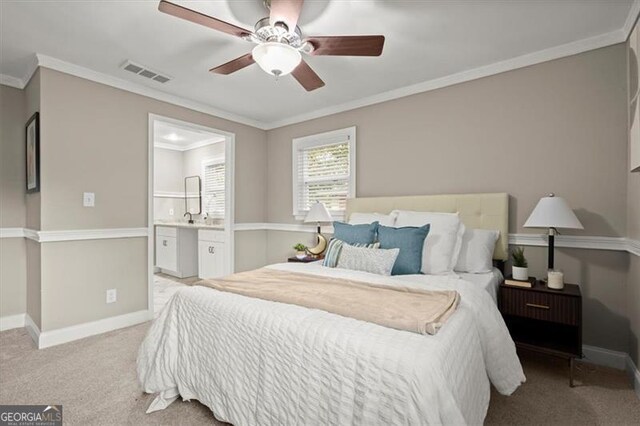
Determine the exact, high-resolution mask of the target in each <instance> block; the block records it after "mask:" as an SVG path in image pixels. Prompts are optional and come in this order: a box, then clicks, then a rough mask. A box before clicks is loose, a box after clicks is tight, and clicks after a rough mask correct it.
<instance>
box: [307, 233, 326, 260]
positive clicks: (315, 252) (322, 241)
mask: <svg viewBox="0 0 640 426" xmlns="http://www.w3.org/2000/svg"><path fill="white" fill-rule="evenodd" d="M316 236H317V237H318V245H316V246H315V247H308V248H307V253H309V254H310V255H312V256H320V255H321V254H322V253H324V251H325V250H326V249H327V239H326V238H325V237H324V235H322V234H321V233H320V232H318V234H317V235H316Z"/></svg>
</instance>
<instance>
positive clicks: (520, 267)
mask: <svg viewBox="0 0 640 426" xmlns="http://www.w3.org/2000/svg"><path fill="white" fill-rule="evenodd" d="M511 259H512V260H513V267H512V268H511V273H512V274H513V279H514V280H518V281H527V280H528V279H529V264H528V263H527V258H526V257H524V247H516V248H514V249H513V251H512V252H511Z"/></svg>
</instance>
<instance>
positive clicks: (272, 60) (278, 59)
mask: <svg viewBox="0 0 640 426" xmlns="http://www.w3.org/2000/svg"><path fill="white" fill-rule="evenodd" d="M251 54H252V56H253V59H254V60H255V61H256V62H257V63H258V65H260V68H262V69H263V70H264V71H265V72H266V73H269V74H271V75H275V76H276V77H277V76H281V75H287V74H289V73H291V71H293V70H294V69H295V68H296V67H297V66H298V64H299V63H300V61H301V60H302V55H300V52H299V51H298V49H295V48H293V47H291V46H289V45H288V44H284V43H278V42H267V43H262V44H259V45H257V46H256V47H254V48H253V51H252V52H251Z"/></svg>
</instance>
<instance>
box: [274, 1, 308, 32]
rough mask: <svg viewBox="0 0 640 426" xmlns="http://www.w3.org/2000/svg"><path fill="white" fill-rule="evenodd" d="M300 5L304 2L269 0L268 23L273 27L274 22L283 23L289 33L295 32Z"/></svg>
mask: <svg viewBox="0 0 640 426" xmlns="http://www.w3.org/2000/svg"><path fill="white" fill-rule="evenodd" d="M302 3H304V0H271V6H270V8H271V13H270V15H269V23H270V24H271V25H274V24H275V23H276V22H284V23H285V24H287V27H288V28H289V32H293V31H295V29H296V25H298V18H299V17H300V12H301V11H302Z"/></svg>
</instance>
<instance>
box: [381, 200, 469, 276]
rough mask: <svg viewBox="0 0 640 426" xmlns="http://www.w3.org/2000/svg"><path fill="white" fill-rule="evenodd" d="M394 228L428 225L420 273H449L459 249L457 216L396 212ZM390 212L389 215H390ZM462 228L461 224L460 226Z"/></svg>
mask: <svg viewBox="0 0 640 426" xmlns="http://www.w3.org/2000/svg"><path fill="white" fill-rule="evenodd" d="M395 212H397V215H398V216H397V218H396V227H397V228H401V227H403V226H424V225H426V224H429V225H431V227H430V228H429V234H428V235H427V238H426V239H425V240H424V247H423V249H422V268H421V271H422V273H423V274H431V275H441V274H448V273H451V272H453V267H454V266H455V265H456V263H457V260H458V252H459V250H460V247H462V235H463V233H464V229H461V225H462V222H460V218H459V217H458V213H436V212H413V211H405V210H397V211H395ZM392 213H393V212H392ZM463 226H464V225H463Z"/></svg>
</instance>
